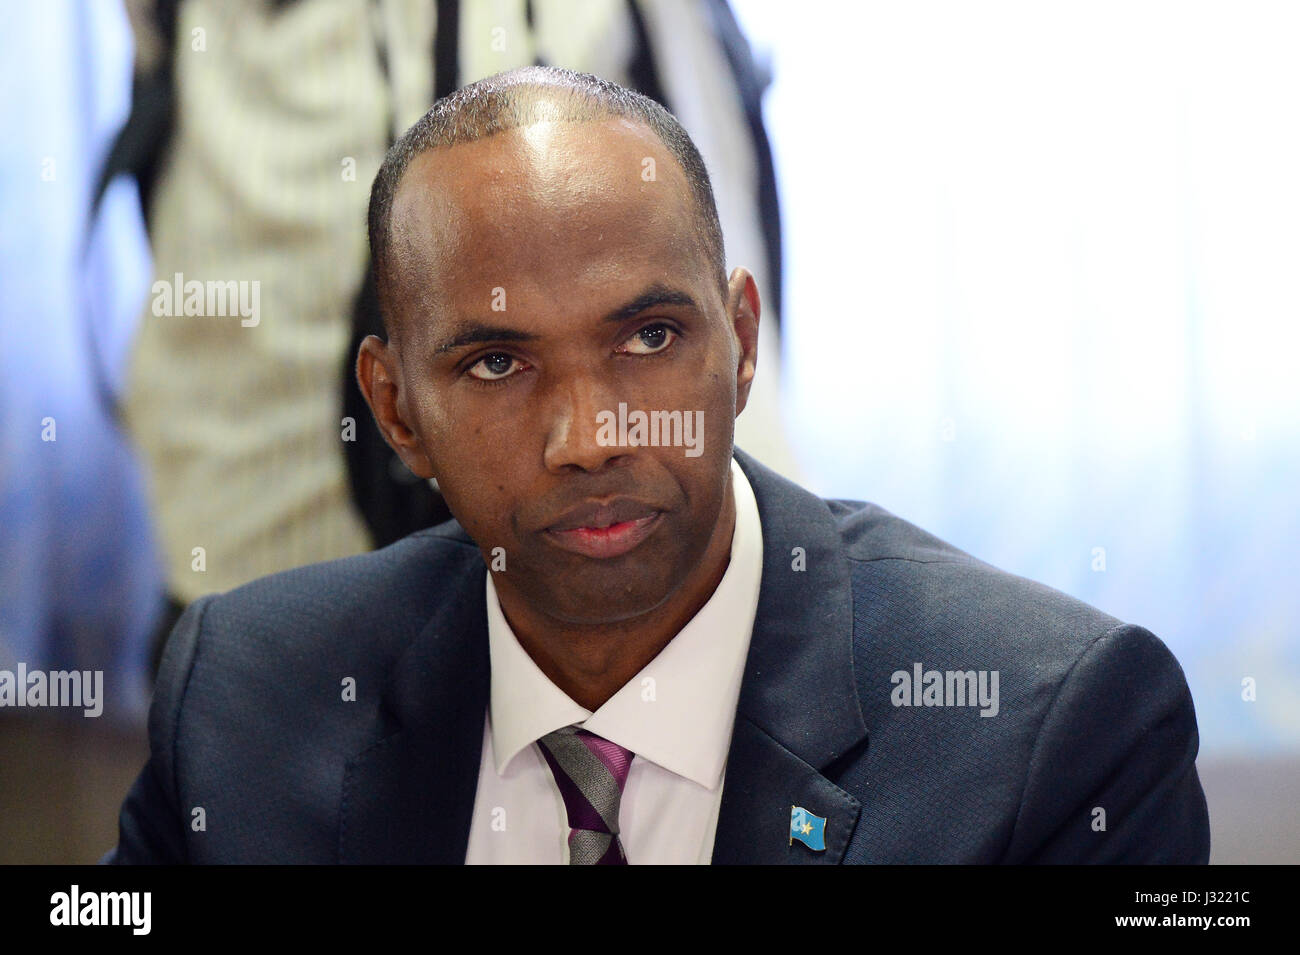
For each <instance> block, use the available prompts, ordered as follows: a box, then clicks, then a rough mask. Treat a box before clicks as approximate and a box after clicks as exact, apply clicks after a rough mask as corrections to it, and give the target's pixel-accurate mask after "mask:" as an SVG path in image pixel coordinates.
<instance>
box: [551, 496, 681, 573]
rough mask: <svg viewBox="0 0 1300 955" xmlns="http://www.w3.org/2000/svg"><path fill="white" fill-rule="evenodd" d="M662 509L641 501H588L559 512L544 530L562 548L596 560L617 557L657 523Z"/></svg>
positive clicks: (643, 538)
mask: <svg viewBox="0 0 1300 955" xmlns="http://www.w3.org/2000/svg"><path fill="white" fill-rule="evenodd" d="M662 515H663V512H662V511H660V510H658V509H657V508H654V507H651V506H650V505H648V504H644V503H642V502H640V501H633V500H630V499H627V498H619V499H616V500H614V501H611V502H609V503H605V504H601V503H598V502H595V501H589V502H587V503H585V504H580V505H578V506H577V507H574V508H570V509H569V510H568V511H565V512H564V513H563V514H561V515H560V517H559V518H557V519H556V520H555V522H554V523H552V524H551V525H550V526H549V527H547V528H546V531H545V534H546V536H547V537H548V538H549V539H550V540H551V542H552V543H554V544H555V545H557V546H558V547H561V548H563V549H564V550H567V551H570V552H572V553H575V554H580V555H582V556H583V557H593V558H596V559H598V560H600V559H608V558H611V557H619V556H622V555H623V554H626V553H627V552H628V551H630V550H632V548H634V547H636V546H637V545H638V544H640V543H641V542H642V541H643V540H645V539H646V538H647V537H649V536H650V534H651V533H652V532H653V531H654V529H655V528H656V527H658V526H659V519H660V517H661V516H662Z"/></svg>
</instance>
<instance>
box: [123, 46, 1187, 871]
mask: <svg viewBox="0 0 1300 955" xmlns="http://www.w3.org/2000/svg"><path fill="white" fill-rule="evenodd" d="M370 239H371V246H372V251H373V254H374V258H375V267H376V274H377V276H378V279H379V286H380V289H379V290H380V299H381V304H382V306H383V310H384V314H385V317H386V321H387V323H388V324H387V333H388V341H387V342H384V341H381V340H380V339H378V338H370V339H367V340H366V341H365V343H364V344H363V346H362V349H361V353H360V355H359V357H358V363H357V372H358V379H359V381H360V383H361V386H362V390H363V391H364V393H365V396H366V399H367V401H368V402H369V404H370V406H371V408H372V410H373V411H374V414H375V418H376V420H377V422H378V423H379V425H380V428H381V429H382V430H383V432H384V435H385V437H386V438H387V440H388V441H389V443H390V444H391V445H392V447H393V449H394V450H395V451H396V452H397V453H398V454H399V455H400V456H401V458H402V461H403V462H404V463H405V464H406V465H407V467H408V468H410V470H411V471H412V472H413V473H415V474H417V475H419V476H420V477H424V478H436V479H437V481H438V483H439V487H440V489H441V491H442V493H443V494H444V496H445V498H446V500H447V503H448V506H449V507H450V509H451V511H452V513H453V514H454V515H455V517H456V520H455V521H452V522H448V523H447V524H443V525H440V526H438V527H435V528H431V529H429V530H425V531H420V532H418V533H415V534H412V535H410V536H408V537H406V538H404V539H403V540H401V541H399V542H398V543H396V544H393V545H392V546H390V547H387V548H385V549H383V550H381V551H378V552H376V553H373V554H368V555H363V556H359V557H352V558H347V559H344V560H339V561H332V562H328V563H323V564H317V565H313V566H310V567H304V568H299V569H297V570H293V571H289V572H286V573H282V574H277V575H274V576H272V577H268V578H263V579H262V580H258V581H254V582H253V583H250V584H248V585H246V586H244V587H240V588H238V589H237V590H234V591H232V592H230V593H228V594H225V595H221V596H208V597H204V598H202V599H201V600H199V601H197V602H195V603H194V604H193V605H192V606H191V607H190V608H189V609H188V610H187V611H186V613H185V615H184V617H183V618H182V619H181V620H180V622H179V623H178V624H177V627H176V629H175V631H174V632H173V634H172V637H171V639H170V641H169V643H168V647H167V650H166V653H165V656H164V659H163V664H162V669H161V673H160V676H159V681H158V685H157V689H156V693H155V700H154V705H153V709H152V711H151V715H150V736H151V744H152V756H151V758H150V760H149V763H148V765H147V766H146V767H145V769H144V771H143V772H142V773H141V775H140V778H139V779H138V781H137V783H136V785H135V787H134V788H133V789H132V791H131V793H130V794H129V795H128V797H127V800H126V803H125V805H124V806H123V810H122V816H121V835H120V839H119V844H118V846H117V848H116V849H115V850H114V851H113V852H112V853H110V856H109V858H110V859H111V861H116V862H124V863H125V862H151V861H193V862H446V863H460V862H466V861H468V862H556V863H558V862H565V861H567V862H570V863H574V864H579V863H598V864H619V863H623V862H628V861H630V862H634V863H637V862H709V861H712V862H715V863H728V862H730V863H734V862H780V863H794V864H806V863H814V864H816V863H839V862H854V863H857V862H1016V863H1021V862H1031V863H1032V862H1040V863H1041V862H1047V863H1052V862H1205V861H1207V859H1208V855H1209V826H1208V818H1207V813H1206V806H1205V798H1204V795H1203V793H1202V791H1201V786H1200V782H1199V780H1198V778H1197V775H1196V769H1195V758H1196V751H1197V744H1198V738H1197V731H1196V720H1195V714H1194V712H1193V707H1192V700H1191V696H1190V694H1189V692H1188V689H1187V685H1186V682H1185V679H1184V677H1183V674H1182V671H1181V669H1180V668H1179V666H1178V663H1177V662H1176V661H1175V660H1174V658H1173V657H1172V656H1171V655H1170V653H1169V651H1168V650H1167V649H1166V648H1165V647H1164V645H1163V644H1162V643H1161V642H1160V641H1159V640H1158V639H1156V637H1154V636H1153V635H1152V634H1150V633H1149V632H1147V631H1145V630H1143V629H1141V628H1139V627H1134V626H1128V625H1125V624H1123V623H1121V622H1120V621H1118V620H1115V619H1114V618H1111V617H1108V616H1106V615H1105V614H1102V613H1101V612H1099V611H1097V610H1094V609H1093V608H1090V607H1088V606H1086V605H1084V604H1082V603H1080V602H1078V601H1075V600H1073V599H1071V598H1069V597H1066V596H1065V595H1063V594H1060V593H1057V592H1055V591H1052V590H1050V589H1048V588H1046V587H1043V586H1040V585H1038V584H1034V583H1032V582H1030V581H1027V580H1024V579H1021V578H1018V577H1014V576H1011V575H1009V574H1006V573H1003V572H1001V571H998V570H997V569H995V568H993V567H990V566H988V565H987V564H983V563H981V562H979V561H977V560H975V559H974V558H972V557H970V556H968V555H966V554H964V553H962V552H960V551H958V550H956V549H955V548H953V547H951V546H949V545H947V544H945V543H943V542H942V541H939V540H937V539H935V538H934V537H932V536H930V535H928V534H926V533H925V532H924V531H921V530H919V529H917V528H915V527H913V526H912V525H910V524H908V523H906V522H905V521H902V520H900V519H898V518H896V517H894V516H892V515H890V514H889V513H887V512H886V511H884V510H882V509H880V508H878V507H875V506H873V505H867V504H860V503H854V502H844V501H823V500H821V499H819V498H817V497H814V496H813V495H811V494H809V493H808V492H806V491H804V490H803V489H802V488H799V487H798V486H797V485H794V484H792V483H790V482H789V481H786V480H785V479H783V478H781V477H779V476H778V475H776V474H774V473H772V472H771V471H769V470H767V469H766V468H764V467H763V466H762V465H760V464H759V463H757V462H756V461H754V460H753V459H751V458H749V457H748V456H746V455H745V454H744V453H743V452H741V451H739V450H735V449H733V446H732V434H733V432H732V427H733V425H734V420H735V416H736V415H738V414H739V413H740V412H741V411H742V410H743V408H744V406H745V402H746V397H747V394H748V389H749V384H750V381H751V380H752V378H753V375H754V370H755V364H756V358H757V354H756V351H757V328H758V314H759V302H758V297H757V293H756V292H755V289H754V282H753V278H752V276H750V274H749V273H748V272H746V271H745V270H744V269H739V268H738V269H735V270H734V271H733V272H732V273H731V275H730V277H728V276H727V275H726V273H725V270H724V268H723V261H724V260H723V247H722V237H721V231H720V229H719V228H718V226H717V215H716V211H715V210H714V208H713V198H712V193H711V190H710V186H709V182H708V176H707V173H706V172H705V171H704V167H703V164H702V163H701V162H700V161H699V157H698V153H696V152H695V150H694V147H693V146H692V145H691V143H690V140H689V137H687V136H686V135H685V133H684V132H682V131H681V129H680V127H679V126H678V125H677V124H676V123H675V121H674V120H673V119H672V117H671V116H670V115H669V114H667V113H666V112H664V111H663V110H662V108H660V107H657V106H656V105H655V104H653V103H652V102H650V101H648V100H645V99H644V98H643V97H639V96H637V95H636V94H632V93H629V92H628V91H626V90H623V89H621V88H619V87H616V86H614V85H612V84H608V83H605V82H604V81H600V80H597V79H596V78H594V77H588V76H585V75H578V74H571V73H567V72H565V71H558V70H547V69H540V70H539V69H530V70H524V71H514V72H512V73H509V74H504V75H502V76H498V77H494V78H490V79H488V80H485V81H482V82H481V83H477V84H474V85H472V86H470V87H466V88H465V89H463V90H461V91H458V92H457V93H456V94H453V95H452V96H451V97H448V98H446V99H444V100H441V101H439V103H438V104H435V106H434V108H433V109H432V110H431V111H430V113H429V114H427V115H426V116H425V117H424V119H422V120H421V121H420V122H419V123H417V124H416V125H415V126H414V127H412V129H411V130H410V131H408V132H407V134H406V135H405V136H404V137H403V138H402V140H400V141H399V142H398V144H397V145H396V146H395V147H394V149H393V151H392V152H390V154H389V157H388V159H387V160H386V161H385V163H384V167H383V169H381V171H380V173H379V176H378V177H377V178H376V182H375V185H374V189H373V190H372V195H371V210H370ZM848 368H849V370H850V373H852V362H851V359H850V360H849V362H848Z"/></svg>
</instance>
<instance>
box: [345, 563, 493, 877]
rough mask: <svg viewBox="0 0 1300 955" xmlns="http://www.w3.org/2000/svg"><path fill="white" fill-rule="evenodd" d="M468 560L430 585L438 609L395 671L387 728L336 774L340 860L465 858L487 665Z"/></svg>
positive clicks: (478, 573) (387, 695)
mask: <svg viewBox="0 0 1300 955" xmlns="http://www.w3.org/2000/svg"><path fill="white" fill-rule="evenodd" d="M466 557H467V558H468V559H461V558H457V559H456V561H455V563H453V564H452V565H451V566H450V567H449V569H447V571H446V572H445V573H443V574H441V575H440V576H439V578H438V580H437V581H436V582H435V583H433V586H434V587H436V589H437V590H438V593H439V598H440V599H439V604H438V608H437V609H436V610H435V612H434V614H433V616H432V618H431V619H430V620H429V622H428V624H427V625H426V626H425V627H424V629H423V630H422V631H421V632H420V635H419V636H418V637H417V638H416V639H415V640H414V641H412V643H411V644H410V645H409V646H408V647H407V648H406V650H405V651H404V652H403V654H402V655H401V656H400V657H399V659H398V660H397V662H396V663H395V665H394V667H393V670H392V677H391V679H390V682H389V684H388V686H387V688H386V689H385V691H384V694H383V697H382V706H383V708H384V715H385V716H386V718H387V719H388V720H389V721H390V725H392V726H393V727H394V731H393V732H392V733H390V734H389V735H387V736H385V737H384V738H383V739H382V740H380V741H379V742H378V743H376V744H375V745H373V746H371V747H370V748H369V749H366V750H364V751H363V752H361V753H359V754H358V755H356V756H355V757H353V758H352V759H351V760H349V761H348V764H347V766H346V768H345V770H344V777H343V789H342V798H341V802H340V810H339V817H340V818H339V861H340V862H343V863H371V864H379V863H394V862H396V863H408V864H421V863H442V864H460V863H462V862H464V861H465V851H466V848H467V846H468V842H469V825H470V814H471V812H472V811H473V807H474V795H475V791H476V787H477V784H478V771H479V761H480V759H481V756H482V743H483V719H484V714H485V713H486V712H487V705H488V687H489V671H490V663H489V658H488V640H487V613H486V609H485V603H484V575H485V574H486V573H487V570H486V568H485V567H484V566H483V561H482V560H481V558H480V557H479V555H478V553H477V551H474V552H469V551H467V552H466ZM449 563H450V562H449Z"/></svg>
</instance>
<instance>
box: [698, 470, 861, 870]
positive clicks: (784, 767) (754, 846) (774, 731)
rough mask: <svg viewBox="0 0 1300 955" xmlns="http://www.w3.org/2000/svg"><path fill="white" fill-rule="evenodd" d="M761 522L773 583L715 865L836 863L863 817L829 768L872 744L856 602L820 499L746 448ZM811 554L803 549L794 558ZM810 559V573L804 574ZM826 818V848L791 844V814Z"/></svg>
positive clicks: (749, 669) (766, 588)
mask: <svg viewBox="0 0 1300 955" xmlns="http://www.w3.org/2000/svg"><path fill="white" fill-rule="evenodd" d="M736 461H737V462H738V463H739V464H740V466H741V468H742V469H743V470H744V472H745V475H746V477H748V478H749V482H750V484H751V485H752V487H753V488H754V496H755V498H756V500H757V502H758V510H759V516H760V520H761V522H762V525H763V580H762V584H761V586H760V588H759V597H758V614H757V616H756V617H755V620H754V632H753V635H752V637H751V638H750V646H749V655H748V657H747V658H746V661H745V675H744V679H743V681H742V683H741V688H740V701H739V704H738V706H737V710H736V722H735V726H734V728H733V730H732V739H731V748H730V750H729V752H728V755H727V769H726V777H725V782H724V784H723V792H722V807H721V810H720V813H719V816H718V828H717V834H716V836H715V838H714V848H713V862H714V863H715V864H723V863H788V864H836V863H838V862H840V861H841V860H842V859H843V856H844V850H845V848H846V847H847V845H848V842H849V838H850V837H851V836H852V834H853V829H854V827H855V826H856V825H857V821H858V815H859V812H860V810H861V805H860V804H859V802H858V801H857V800H856V799H855V798H853V797H852V796H850V795H849V794H848V793H846V792H845V791H844V790H842V789H840V787H838V786H836V785H835V784H834V783H832V782H831V781H830V780H829V779H827V778H826V777H825V776H824V775H823V774H822V772H823V771H824V770H825V769H826V768H827V767H828V766H829V765H830V764H831V763H833V762H834V761H835V760H836V759H838V758H840V757H842V756H843V755H844V754H845V753H847V752H849V751H850V750H852V749H854V748H855V747H859V746H861V745H863V743H864V742H865V740H866V738H867V728H866V724H865V722H864V721H863V718H862V709H861V706H860V704H859V702H858V691H857V686H856V683H855V678H854V671H853V594H852V589H851V585H850V581H849V573H848V565H847V563H846V561H845V558H844V555H843V544H842V541H841V538H840V533H839V529H838V527H837V526H836V524H835V521H834V519H833V517H832V516H831V513H830V510H829V508H828V507H827V506H826V504H825V502H823V501H822V500H821V499H820V498H817V497H815V496H813V495H812V494H809V493H808V492H807V491H805V490H804V489H803V488H800V487H798V486H797V485H795V484H792V483H791V482H789V481H786V480H785V479H784V478H781V477H779V476H778V475H776V474H774V473H773V472H771V471H769V470H768V469H767V468H764V467H763V466H762V465H760V464H758V463H757V462H755V461H754V460H753V459H752V458H750V457H749V456H748V455H745V454H743V453H742V452H740V451H737V452H736ZM796 548H801V550H796ZM800 556H802V559H803V567H804V569H802V570H797V569H795V567H797V566H799V564H798V560H799V558H800ZM792 806H800V807H802V808H804V809H807V810H808V811H809V812H811V813H813V814H814V815H817V816H824V817H825V818H826V850H825V851H824V852H818V851H814V850H811V849H809V848H808V847H806V846H805V845H803V844H802V843H799V842H795V843H794V844H793V845H791V844H790V839H789V832H790V809H791V807H792Z"/></svg>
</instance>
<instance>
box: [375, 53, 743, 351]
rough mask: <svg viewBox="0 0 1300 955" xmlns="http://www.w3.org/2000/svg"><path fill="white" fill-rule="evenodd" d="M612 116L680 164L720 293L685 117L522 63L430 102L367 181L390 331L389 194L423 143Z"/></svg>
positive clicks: (593, 79) (704, 193)
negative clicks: (651, 138)
mask: <svg viewBox="0 0 1300 955" xmlns="http://www.w3.org/2000/svg"><path fill="white" fill-rule="evenodd" d="M614 117H623V118H627V119H632V120H639V121H640V122H643V123H645V125H647V126H649V127H650V129H651V130H652V131H653V132H654V133H655V135H656V136H658V137H659V139H660V141H661V142H662V143H663V144H664V146H665V148H667V150H668V151H669V153H671V154H672V156H673V158H675V159H676V160H677V162H678V163H679V164H680V165H681V167H682V170H683V171H684V172H685V173H686V181H687V182H688V183H689V185H690V189H691V194H692V198H693V199H694V204H695V207H696V213H697V215H696V228H697V234H698V235H699V237H700V239H701V240H702V244H703V248H704V251H705V254H706V255H707V256H708V258H709V264H710V268H711V269H712V270H713V271H715V272H716V273H717V277H718V284H719V288H720V289H721V291H722V296H723V298H724V300H725V298H726V294H727V292H726V289H727V273H726V267H725V257H724V256H725V253H724V247H723V240H722V224H721V222H720V221H719V219H718V207H717V204H716V203H715V202H714V199H713V186H712V184H711V183H710V182H709V172H708V170H707V169H706V168H705V166H704V159H703V157H701V156H700V151H699V150H698V149H696V148H695V143H694V142H692V141H691V137H690V135H689V134H687V132H686V130H685V129H683V128H682V124H681V123H679V122H678V121H677V118H676V117H675V116H673V114H672V113H670V112H669V111H668V110H666V109H664V107H663V106H661V105H660V104H659V103H656V102H655V101H654V100H652V99H650V98H649V97H648V96H643V95H642V94H640V93H637V92H636V91H634V90H629V89H626V88H625V87H622V86H619V85H618V84H617V83H612V82H610V81H609V80H606V79H602V78H600V77H598V76H593V75H592V74H590V73H578V72H575V71H573V70H565V69H560V68H558V67H550V66H525V67H521V68H519V69H514V70H508V71H506V72H504V73H497V74H495V75H494V76H489V77H486V78H485V79H481V80H479V81H478V82H476V83H471V84H469V85H468V86H463V87H461V88H460V89H458V90H456V91H455V92H453V93H450V94H448V95H447V96H444V97H443V98H442V99H440V100H438V101H437V102H435V103H434V104H433V106H432V107H431V108H430V109H429V111H428V112H427V113H425V114H424V115H423V116H422V117H420V119H418V120H417V121H416V122H415V125H413V126H412V127H411V128H410V129H408V130H407V131H406V132H405V133H403V134H402V137H401V138H400V139H398V140H397V142H395V143H394V144H393V145H392V147H391V148H390V149H389V150H388V154H387V155H386V156H385V157H384V162H383V165H381V166H380V167H379V172H378V173H377V174H376V175H375V181H374V184H373V185H372V186H371V187H370V209H369V216H368V218H369V230H370V256H371V262H372V266H373V268H374V275H375V284H376V290H377V291H378V293H379V311H380V315H381V316H382V318H383V322H384V331H385V333H386V334H387V332H388V331H389V323H388V311H389V299H388V297H387V288H388V285H389V266H390V261H389V260H390V252H391V249H390V246H391V239H392V215H393V199H394V197H395V196H396V195H397V189H398V186H399V185H400V184H401V181H402V176H403V175H404V174H405V173H406V167H407V166H409V165H410V163H411V160H412V159H414V158H415V157H416V156H418V155H419V154H420V153H422V152H424V151H425V150H428V149H436V148H438V147H440V146H455V145H458V144H460V143H468V142H474V141H476V140H479V139H485V138H486V137H488V136H491V135H493V134H494V133H499V132H503V131H505V130H508V129H516V128H519V127H522V126H529V125H531V124H533V123H537V122H543V121H548V120H549V121H552V122H593V121H599V120H604V119H610V118H614Z"/></svg>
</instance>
